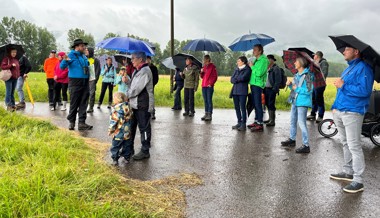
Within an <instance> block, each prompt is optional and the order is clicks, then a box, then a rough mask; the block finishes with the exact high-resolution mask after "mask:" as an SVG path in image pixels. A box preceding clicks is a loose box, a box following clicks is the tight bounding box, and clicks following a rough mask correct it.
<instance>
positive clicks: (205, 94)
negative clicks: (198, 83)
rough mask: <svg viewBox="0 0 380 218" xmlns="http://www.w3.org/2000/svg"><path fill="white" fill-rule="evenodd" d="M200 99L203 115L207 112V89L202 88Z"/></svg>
mask: <svg viewBox="0 0 380 218" xmlns="http://www.w3.org/2000/svg"><path fill="white" fill-rule="evenodd" d="M202 97H203V103H204V106H205V113H207V112H208V99H207V87H202Z"/></svg>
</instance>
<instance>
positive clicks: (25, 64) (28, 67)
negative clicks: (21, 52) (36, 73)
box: [18, 56, 32, 77]
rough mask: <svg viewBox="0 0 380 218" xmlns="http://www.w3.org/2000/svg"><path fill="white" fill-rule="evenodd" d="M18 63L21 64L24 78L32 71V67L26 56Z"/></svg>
mask: <svg viewBox="0 0 380 218" xmlns="http://www.w3.org/2000/svg"><path fill="white" fill-rule="evenodd" d="M18 61H19V62H20V77H23V76H24V75H25V74H28V73H29V72H30V71H31V70H32V65H30V62H29V60H28V58H27V57H26V56H22V57H21V58H20V59H19V60H18Z"/></svg>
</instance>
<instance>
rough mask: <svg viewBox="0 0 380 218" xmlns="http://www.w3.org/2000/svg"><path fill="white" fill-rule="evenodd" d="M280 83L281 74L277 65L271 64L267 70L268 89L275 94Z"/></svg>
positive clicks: (278, 89)
mask: <svg viewBox="0 0 380 218" xmlns="http://www.w3.org/2000/svg"><path fill="white" fill-rule="evenodd" d="M281 81H282V72H281V69H280V67H279V66H277V64H273V66H272V67H271V68H270V69H269V70H268V82H269V85H270V88H272V89H273V91H274V92H275V93H278V92H279V91H280V84H281Z"/></svg>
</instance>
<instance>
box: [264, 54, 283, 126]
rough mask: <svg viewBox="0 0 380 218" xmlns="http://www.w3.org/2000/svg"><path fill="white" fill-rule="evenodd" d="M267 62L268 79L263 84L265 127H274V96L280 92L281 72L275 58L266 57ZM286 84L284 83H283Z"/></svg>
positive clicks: (271, 56)
mask: <svg viewBox="0 0 380 218" xmlns="http://www.w3.org/2000/svg"><path fill="white" fill-rule="evenodd" d="M267 58H268V60H269V66H268V79H267V81H266V84H265V89H264V93H265V105H266V106H267V108H268V114H269V119H268V120H265V121H264V123H266V126H275V125H276V122H275V120H276V95H277V94H278V93H279V92H280V86H281V83H282V70H281V68H280V67H279V66H277V64H276V58H275V57H274V56H273V55H271V54H270V55H267ZM285 82H286V81H285Z"/></svg>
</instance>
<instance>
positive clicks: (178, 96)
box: [172, 68, 184, 111]
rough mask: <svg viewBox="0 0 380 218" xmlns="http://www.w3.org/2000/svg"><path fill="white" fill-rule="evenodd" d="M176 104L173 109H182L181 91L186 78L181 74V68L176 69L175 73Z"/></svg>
mask: <svg viewBox="0 0 380 218" xmlns="http://www.w3.org/2000/svg"><path fill="white" fill-rule="evenodd" d="M174 81H175V85H174V90H175V94H174V106H173V107H172V110H174V111H176V110H182V101H181V91H182V89H183V86H184V80H183V78H182V76H181V70H180V69H179V68H176V69H175V75H174Z"/></svg>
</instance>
